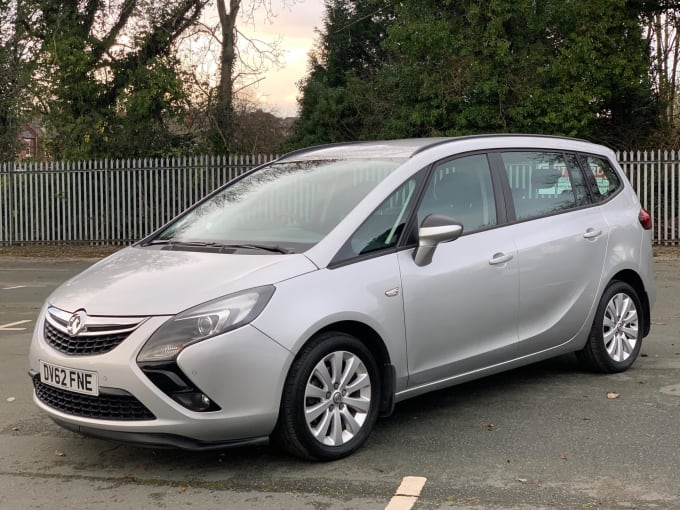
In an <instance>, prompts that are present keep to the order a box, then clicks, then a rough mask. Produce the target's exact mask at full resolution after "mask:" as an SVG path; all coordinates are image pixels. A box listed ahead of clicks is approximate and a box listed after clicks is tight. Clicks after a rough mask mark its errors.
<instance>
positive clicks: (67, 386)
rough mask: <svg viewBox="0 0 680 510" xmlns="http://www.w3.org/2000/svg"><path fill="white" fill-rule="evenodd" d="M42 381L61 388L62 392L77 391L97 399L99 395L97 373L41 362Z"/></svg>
mask: <svg viewBox="0 0 680 510" xmlns="http://www.w3.org/2000/svg"><path fill="white" fill-rule="evenodd" d="M40 380H41V381H42V382H43V383H44V384H48V385H49V386H53V387H55V388H61V389H62V390H68V391H75V392H76V393H83V394H85V395H93V396H95V397H96V396H97V395H99V380H98V377H97V372H89V371H87V370H77V369H75V368H67V367H61V366H59V365H53V364H52V363H45V362H44V361H41V362H40Z"/></svg>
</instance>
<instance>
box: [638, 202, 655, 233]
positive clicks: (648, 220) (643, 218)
mask: <svg viewBox="0 0 680 510" xmlns="http://www.w3.org/2000/svg"><path fill="white" fill-rule="evenodd" d="M638 220H640V225H642V228H644V229H645V230H652V217H651V215H650V214H649V213H648V212H647V211H645V208H644V207H641V208H640V214H639V215H638Z"/></svg>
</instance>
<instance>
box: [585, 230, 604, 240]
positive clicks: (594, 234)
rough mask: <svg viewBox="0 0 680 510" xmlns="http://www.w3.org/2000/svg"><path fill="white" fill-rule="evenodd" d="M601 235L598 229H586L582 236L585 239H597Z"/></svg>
mask: <svg viewBox="0 0 680 510" xmlns="http://www.w3.org/2000/svg"><path fill="white" fill-rule="evenodd" d="M601 235H602V230H600V229H599V228H588V229H586V231H585V233H584V234H583V237H585V238H586V239H594V238H596V237H599V236H601Z"/></svg>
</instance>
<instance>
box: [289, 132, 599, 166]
mask: <svg viewBox="0 0 680 510" xmlns="http://www.w3.org/2000/svg"><path fill="white" fill-rule="evenodd" d="M489 138H499V139H500V138H525V139H534V140H535V141H538V140H540V139H553V140H560V141H563V142H564V141H577V142H586V141H585V140H581V139H578V138H567V137H561V136H551V135H526V134H487V135H467V136H457V137H432V138H406V139H400V140H377V141H363V142H340V143H333V144H326V145H317V146H314V147H308V148H305V149H300V150H297V151H293V152H289V153H287V154H284V155H283V156H281V158H279V161H306V160H323V159H377V158H379V159H402V160H406V159H409V158H411V157H412V156H414V155H416V154H418V153H420V152H423V151H425V150H427V149H429V148H432V147H435V146H438V145H442V144H445V143H449V142H460V141H472V140H480V139H489ZM586 143H588V142H586Z"/></svg>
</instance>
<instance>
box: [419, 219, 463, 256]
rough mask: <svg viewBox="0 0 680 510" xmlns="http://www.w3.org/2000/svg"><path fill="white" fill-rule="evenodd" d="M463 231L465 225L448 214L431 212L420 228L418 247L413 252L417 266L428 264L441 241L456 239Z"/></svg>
mask: <svg viewBox="0 0 680 510" xmlns="http://www.w3.org/2000/svg"><path fill="white" fill-rule="evenodd" d="M462 233H463V225H461V224H460V223H458V222H457V221H456V220H454V219H453V218H449V217H448V216H440V215H437V214H429V215H428V216H426V217H425V219H424V220H423V222H422V223H421V224H420V228H419V229H418V247H417V248H416V251H415V252H414V253H413V261H414V262H415V263H416V266H426V265H428V264H429V263H430V262H432V256H433V255H434V251H435V249H436V248H437V245H438V244H439V243H447V242H449V241H454V240H456V239H458V238H459V237H460V235H461V234H462Z"/></svg>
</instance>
